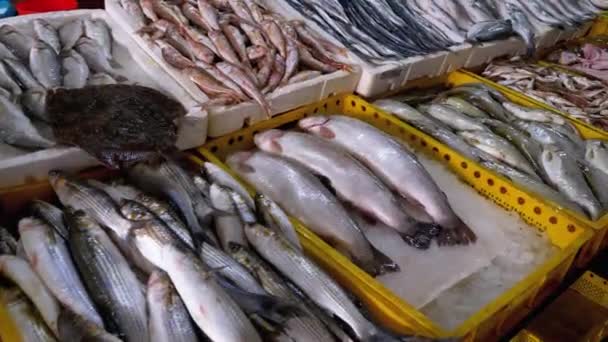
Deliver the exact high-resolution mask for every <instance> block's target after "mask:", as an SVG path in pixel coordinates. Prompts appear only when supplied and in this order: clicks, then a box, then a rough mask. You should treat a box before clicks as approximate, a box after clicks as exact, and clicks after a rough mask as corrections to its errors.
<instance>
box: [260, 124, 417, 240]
mask: <svg viewBox="0 0 608 342" xmlns="http://www.w3.org/2000/svg"><path fill="white" fill-rule="evenodd" d="M254 141H255V143H256V145H257V147H258V148H260V149H261V150H263V151H265V152H267V153H271V154H274V155H278V156H282V157H285V158H288V159H291V160H294V161H296V162H298V163H300V164H302V165H304V166H306V167H307V168H308V169H310V170H311V171H312V172H313V173H314V174H319V175H322V176H324V177H327V179H328V180H329V181H330V182H331V187H332V188H333V189H334V190H335V191H336V193H337V196H338V197H339V198H341V199H342V200H344V201H346V202H348V203H351V204H352V205H354V206H355V207H356V208H358V209H359V210H361V211H363V212H365V213H366V214H367V215H370V216H371V217H373V218H374V219H377V220H379V221H381V222H383V223H385V224H386V225H388V226H390V227H392V228H393V229H396V230H398V231H399V232H400V233H402V234H405V235H409V236H414V235H415V233H416V231H417V227H416V222H414V221H413V220H412V219H411V218H410V217H408V216H407V215H406V214H405V213H404V211H403V209H402V208H401V206H400V203H399V201H398V199H397V198H396V197H395V196H393V194H392V192H391V190H389V189H388V188H387V187H386V186H384V184H383V183H382V182H381V181H380V180H379V179H377V178H376V177H375V176H374V175H373V174H372V173H371V172H370V171H369V170H368V169H366V168H365V167H364V166H363V165H362V164H361V163H360V162H358V161H357V160H356V159H355V158H353V157H352V156H350V155H349V154H348V153H347V152H346V151H345V150H343V149H342V148H340V147H339V146H337V145H335V144H332V143H331V142H329V141H327V140H323V139H321V138H318V137H315V136H313V135H310V134H305V133H298V132H286V131H285V132H284V131H280V130H269V131H266V132H263V133H259V134H257V135H256V136H255V137H254Z"/></svg>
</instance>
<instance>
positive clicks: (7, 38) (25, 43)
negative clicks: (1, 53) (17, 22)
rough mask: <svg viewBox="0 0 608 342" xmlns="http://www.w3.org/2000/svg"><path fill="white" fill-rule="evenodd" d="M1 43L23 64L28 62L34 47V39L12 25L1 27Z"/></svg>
mask: <svg viewBox="0 0 608 342" xmlns="http://www.w3.org/2000/svg"><path fill="white" fill-rule="evenodd" d="M0 42H2V43H3V44H4V45H5V46H6V47H7V48H8V49H9V50H10V51H11V52H12V53H13V54H15V56H17V57H18V58H19V59H20V60H21V61H23V62H25V61H27V60H28V58H29V56H30V50H31V49H32V47H33V46H34V39H33V38H32V37H30V36H28V35H26V34H23V33H22V32H20V31H19V30H17V29H16V28H14V27H13V26H11V25H2V26H0Z"/></svg>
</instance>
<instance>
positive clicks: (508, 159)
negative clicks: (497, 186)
mask: <svg viewBox="0 0 608 342" xmlns="http://www.w3.org/2000/svg"><path fill="white" fill-rule="evenodd" d="M424 100H425V101H426V100H428V99H424ZM404 101H405V102H409V103H410V104H417V105H418V106H417V108H414V107H411V106H410V105H408V104H407V103H405V102H404ZM418 102H419V100H416V99H415V97H413V96H411V95H405V96H397V97H394V98H392V99H391V98H389V99H384V100H378V101H376V102H375V103H374V104H375V105H376V106H378V107H379V108H381V109H383V110H386V111H387V112H390V113H393V114H394V115H395V116H397V117H399V118H400V119H402V120H404V121H406V122H408V123H410V124H412V125H413V126H415V127H417V128H419V129H420V130H422V131H424V132H426V133H427V134H429V135H431V136H433V137H434V138H436V139H437V140H439V141H441V142H443V143H445V144H446V145H448V146H450V147H452V148H453V149H454V150H456V151H458V152H460V153H461V154H462V155H464V156H466V157H468V158H470V159H472V160H474V161H477V162H479V163H481V164H482V165H483V166H485V167H486V168H488V169H490V170H492V171H495V172H497V173H499V174H502V175H503V176H505V177H507V178H508V179H510V180H512V181H513V182H514V183H516V184H518V185H520V186H522V187H523V188H525V189H528V190H530V191H532V192H535V193H536V194H538V195H540V196H541V197H542V198H545V199H548V200H551V201H553V202H554V203H556V204H558V205H559V206H561V207H563V208H567V209H570V210H572V211H574V212H578V213H581V214H586V215H587V216H588V217H590V218H591V219H593V220H597V219H598V218H600V217H601V216H602V215H603V214H604V213H605V211H606V209H608V196H607V195H606V191H605V185H606V184H607V183H606V182H607V181H608V149H607V144H606V142H605V141H600V140H584V139H583V138H581V137H580V135H579V133H578V132H577V130H576V129H575V128H574V126H572V125H571V124H570V123H569V122H568V121H567V120H565V119H564V118H563V117H561V116H559V115H556V114H554V113H552V112H549V111H545V110H542V109H533V108H528V107H523V106H520V105H517V104H515V103H512V102H510V101H508V100H507V99H506V98H505V97H504V96H503V95H502V94H501V93H500V92H498V91H496V90H494V89H492V88H490V87H488V86H485V85H483V84H465V85H462V86H459V87H455V88H452V89H449V90H447V91H444V92H439V93H437V94H434V99H433V100H432V101H431V102H423V103H418Z"/></svg>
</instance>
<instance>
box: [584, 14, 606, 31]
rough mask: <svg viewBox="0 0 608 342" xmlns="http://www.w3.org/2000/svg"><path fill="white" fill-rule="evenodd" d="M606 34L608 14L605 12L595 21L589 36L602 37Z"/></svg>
mask: <svg viewBox="0 0 608 342" xmlns="http://www.w3.org/2000/svg"><path fill="white" fill-rule="evenodd" d="M606 33H608V14H607V13H606V12H604V13H602V14H600V15H599V16H598V17H597V18H596V19H595V21H594V22H593V25H592V26H591V29H590V30H589V33H588V34H587V36H588V37H595V36H602V35H605V34H606Z"/></svg>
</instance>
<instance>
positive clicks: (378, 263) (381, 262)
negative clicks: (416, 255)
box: [366, 243, 401, 277]
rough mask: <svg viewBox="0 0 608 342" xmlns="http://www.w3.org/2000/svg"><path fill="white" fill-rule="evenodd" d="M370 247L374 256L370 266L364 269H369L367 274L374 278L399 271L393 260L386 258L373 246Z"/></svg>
mask: <svg viewBox="0 0 608 342" xmlns="http://www.w3.org/2000/svg"><path fill="white" fill-rule="evenodd" d="M370 245H371V243H370ZM371 247H372V253H373V255H374V260H373V262H372V264H371V265H369V266H368V267H366V268H369V271H368V272H369V273H370V274H371V275H372V276H374V277H375V276H379V275H383V274H386V273H393V272H399V271H400V270H401V268H400V267H399V265H398V264H397V263H396V262H395V261H393V259H391V258H390V257H388V256H387V255H386V254H384V253H382V252H381V251H380V250H378V249H377V248H376V247H374V246H373V245H372V246H371Z"/></svg>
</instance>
